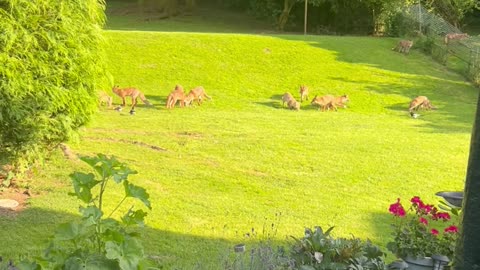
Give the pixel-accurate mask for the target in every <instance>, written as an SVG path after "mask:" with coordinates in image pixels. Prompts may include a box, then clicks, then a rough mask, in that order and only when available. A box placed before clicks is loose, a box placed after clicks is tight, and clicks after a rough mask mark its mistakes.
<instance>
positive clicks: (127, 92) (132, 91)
mask: <svg viewBox="0 0 480 270" xmlns="http://www.w3.org/2000/svg"><path fill="white" fill-rule="evenodd" d="M112 92H113V93H115V94H116V95H118V96H119V97H121V98H122V106H123V107H125V97H132V108H131V110H130V111H134V109H135V106H136V105H137V98H140V99H141V100H142V101H143V103H145V104H146V105H148V106H152V103H150V102H149V101H148V100H147V99H146V98H145V95H144V94H143V93H142V92H140V90H138V89H137V88H134V87H127V88H119V86H118V85H117V86H114V87H113V88H112Z"/></svg>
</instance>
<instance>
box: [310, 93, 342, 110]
mask: <svg viewBox="0 0 480 270" xmlns="http://www.w3.org/2000/svg"><path fill="white" fill-rule="evenodd" d="M348 101H349V99H348V96H347V95H343V96H339V97H334V96H332V95H326V96H322V97H318V96H315V97H314V98H313V99H312V102H311V104H312V105H316V106H318V109H319V110H320V109H321V110H322V112H324V111H325V110H330V109H334V110H335V111H337V106H339V107H343V108H346V107H347V105H346V103H347V102H348Z"/></svg>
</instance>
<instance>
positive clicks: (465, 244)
mask: <svg viewBox="0 0 480 270" xmlns="http://www.w3.org/2000/svg"><path fill="white" fill-rule="evenodd" d="M461 224H462V225H461V228H460V237H459V239H458V242H457V249H456V251H455V268H454V269H455V270H472V269H480V256H479V254H480V245H479V243H480V96H479V100H478V103H477V113H476V116H475V122H474V126H473V132H472V138H471V141H470V158H469V160H468V168H467V178H466V181H465V190H464V196H463V206H462V223H461Z"/></svg>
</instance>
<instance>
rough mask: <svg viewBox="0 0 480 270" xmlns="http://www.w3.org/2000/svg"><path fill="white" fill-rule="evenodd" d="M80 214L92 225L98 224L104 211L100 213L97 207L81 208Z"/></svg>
mask: <svg viewBox="0 0 480 270" xmlns="http://www.w3.org/2000/svg"><path fill="white" fill-rule="evenodd" d="M80 212H81V213H82V215H83V217H84V218H85V219H86V220H88V222H89V223H91V224H97V223H98V222H99V220H100V219H101V218H102V216H103V213H102V211H100V209H98V207H96V206H88V207H86V208H84V207H80Z"/></svg>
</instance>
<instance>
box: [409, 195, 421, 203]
mask: <svg viewBox="0 0 480 270" xmlns="http://www.w3.org/2000/svg"><path fill="white" fill-rule="evenodd" d="M410 202H412V203H413V204H416V205H423V202H422V200H421V199H420V197H418V196H415V197H413V198H412V199H410Z"/></svg>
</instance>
